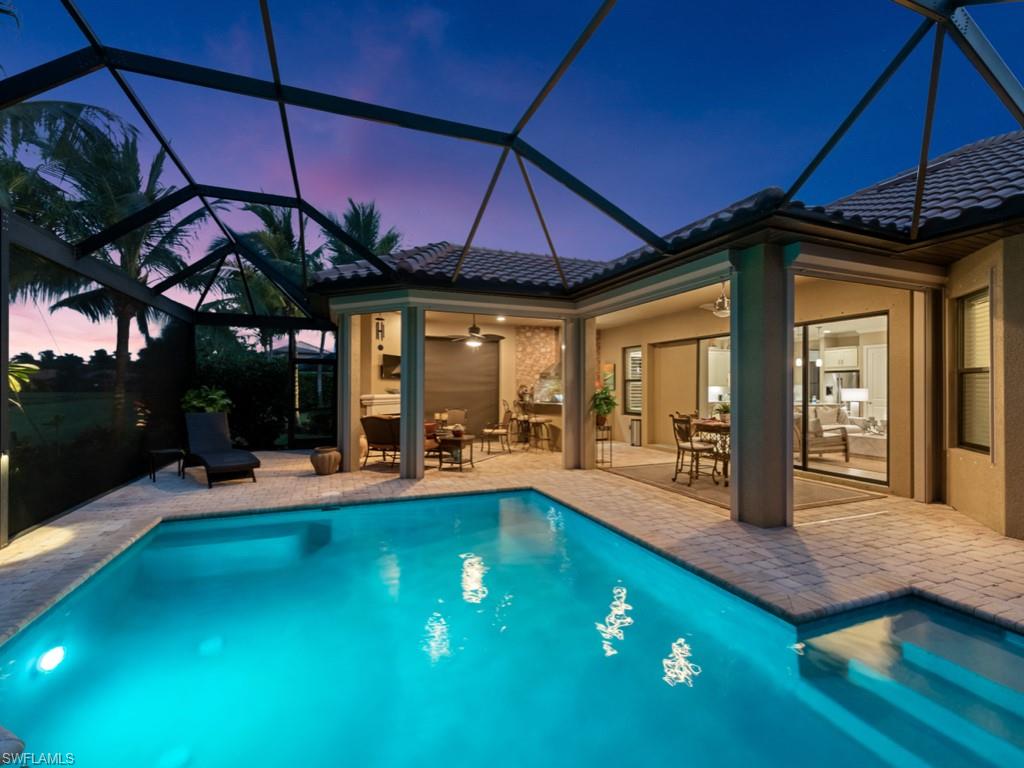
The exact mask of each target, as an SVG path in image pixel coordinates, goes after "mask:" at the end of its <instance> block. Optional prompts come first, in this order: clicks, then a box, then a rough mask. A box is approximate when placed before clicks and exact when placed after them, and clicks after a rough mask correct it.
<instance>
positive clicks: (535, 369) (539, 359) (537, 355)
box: [516, 325, 559, 389]
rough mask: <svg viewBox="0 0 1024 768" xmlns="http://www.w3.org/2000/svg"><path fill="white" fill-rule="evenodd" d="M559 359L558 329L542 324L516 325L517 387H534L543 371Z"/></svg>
mask: <svg viewBox="0 0 1024 768" xmlns="http://www.w3.org/2000/svg"><path fill="white" fill-rule="evenodd" d="M558 359H559V349H558V329H557V328H549V327H547V326H542V325H519V326H516V389H518V388H519V387H520V386H522V385H524V384H525V385H526V386H527V387H532V386H534V385H535V384H536V383H537V378H538V377H539V376H540V374H541V371H543V370H544V369H545V368H548V367H549V366H551V365H554V364H555V363H557V362H558Z"/></svg>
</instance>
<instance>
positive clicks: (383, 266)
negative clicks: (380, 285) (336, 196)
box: [299, 200, 397, 277]
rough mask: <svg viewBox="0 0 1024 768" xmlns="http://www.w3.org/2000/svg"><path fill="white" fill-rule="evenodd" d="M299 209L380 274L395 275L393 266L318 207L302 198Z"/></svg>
mask: <svg viewBox="0 0 1024 768" xmlns="http://www.w3.org/2000/svg"><path fill="white" fill-rule="evenodd" d="M299 210H300V211H302V212H303V213H305V214H306V215H307V216H309V218H311V219H312V220H313V221H315V222H316V223H317V224H319V225H320V227H321V228H322V229H324V230H326V231H327V232H329V233H330V234H332V235H334V236H335V237H336V238H338V239H339V240H341V242H343V243H344V244H345V245H347V246H348V247H349V248H351V249H352V250H353V251H355V252H356V253H358V254H359V255H360V256H361V257H362V258H363V259H364V260H366V261H368V262H369V263H370V264H372V265H373V266H374V267H375V268H376V269H377V271H379V272H380V273H381V274H382V275H385V276H389V275H390V276H392V277H394V276H395V275H397V272H396V271H395V268H394V267H393V266H391V265H390V264H388V263H387V262H386V261H384V260H383V259H382V258H381V257H380V256H378V255H377V254H376V253H374V252H373V251H371V250H370V249H369V248H367V247H366V246H365V245H363V244H362V243H360V242H359V241H358V240H356V239H355V238H354V237H352V235H350V234H349V233H348V232H346V231H345V230H344V229H342V228H341V227H339V226H338V225H337V224H335V223H334V222H333V221H331V220H330V218H329V217H327V216H325V215H324V214H323V213H321V212H320V210H319V209H317V208H314V207H313V206H312V205H310V204H309V203H308V202H306V201H305V200H303V201H302V202H301V203H300V204H299Z"/></svg>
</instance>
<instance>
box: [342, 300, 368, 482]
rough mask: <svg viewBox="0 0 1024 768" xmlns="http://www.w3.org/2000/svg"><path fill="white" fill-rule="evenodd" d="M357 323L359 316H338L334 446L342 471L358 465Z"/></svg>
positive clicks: (358, 391)
mask: <svg viewBox="0 0 1024 768" xmlns="http://www.w3.org/2000/svg"><path fill="white" fill-rule="evenodd" d="M360 325H361V318H360V317H359V315H350V314H342V315H339V316H338V344H337V350H338V449H339V450H340V451H341V471H342V472H356V471H358V470H359V466H360V456H359V435H360V433H361V431H362V429H361V427H360V426H359V395H360V390H359V381H360V378H359V377H360V370H361V367H362V366H361V365H360V354H359V348H360V344H359V331H360Z"/></svg>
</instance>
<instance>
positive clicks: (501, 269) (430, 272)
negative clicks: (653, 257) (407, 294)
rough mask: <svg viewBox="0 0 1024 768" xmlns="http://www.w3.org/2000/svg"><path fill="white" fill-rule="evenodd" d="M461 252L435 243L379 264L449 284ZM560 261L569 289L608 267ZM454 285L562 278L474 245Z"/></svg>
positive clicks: (551, 282) (342, 276)
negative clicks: (386, 264)
mask: <svg viewBox="0 0 1024 768" xmlns="http://www.w3.org/2000/svg"><path fill="white" fill-rule="evenodd" d="M461 253H462V246H461V245H457V244H455V243H448V242H439V243H430V244H428V245H422V246H418V247H416V248H409V249H407V250H403V251H397V252H395V253H392V254H389V255H387V256H384V257H383V259H384V261H385V262H387V263H388V264H390V265H391V266H393V267H394V268H395V269H396V270H397V271H398V272H399V274H403V273H404V274H407V275H415V276H417V277H419V278H425V279H427V280H428V281H433V282H440V281H450V280H451V277H452V273H453V272H454V271H455V265H456V264H457V263H458V260H459V255H460V254H461ZM560 261H561V262H562V269H563V270H564V271H565V277H566V280H567V281H568V283H569V285H570V286H574V285H578V284H580V283H582V282H584V281H586V280H588V279H589V278H591V277H592V276H593V275H595V274H597V273H598V272H600V271H601V270H603V269H604V268H605V267H607V266H608V262H604V261H592V260H587V259H566V258H562V259H560ZM372 275H376V272H375V271H374V269H373V268H372V267H371V266H370V265H369V264H367V263H366V262H363V261H358V262H355V263H353V264H344V265H342V266H339V267H332V268H330V269H327V270H324V271H322V272H319V273H317V275H316V280H317V282H319V283H324V282H340V281H344V280H350V279H352V278H360V277H368V276H372ZM459 282H460V284H461V283H464V282H465V283H486V284H490V285H494V286H495V287H503V288H508V287H510V286H516V285H520V286H523V287H524V288H531V287H532V288H558V289H561V287H562V281H561V278H560V277H559V276H558V272H557V271H556V270H555V264H554V261H553V259H552V258H551V256H550V255H549V254H541V253H522V252H520V251H502V250H497V249H494V248H484V247H478V246H473V247H472V248H470V249H469V252H468V253H467V254H466V258H465V261H464V262H463V264H462V270H461V271H460V274H459Z"/></svg>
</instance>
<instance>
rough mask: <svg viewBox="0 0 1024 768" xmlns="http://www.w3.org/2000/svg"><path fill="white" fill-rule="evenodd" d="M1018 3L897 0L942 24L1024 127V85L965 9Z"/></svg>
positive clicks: (967, 0) (992, 0) (973, 0)
mask: <svg viewBox="0 0 1024 768" xmlns="http://www.w3.org/2000/svg"><path fill="white" fill-rule="evenodd" d="M1014 1H1015V0H894V2H896V3H898V4H899V5H902V6H903V7H905V8H909V9H910V10H912V11H915V12H916V13H920V14H921V15H923V16H925V17H927V18H929V19H931V20H932V21H936V22H939V23H940V24H942V25H943V26H944V27H945V29H946V32H948V33H949V36H950V37H951V38H952V39H953V42H955V43H956V44H957V47H958V48H960V50H961V51H962V52H963V54H964V56H966V57H967V60H968V61H970V62H971V65H972V66H973V67H974V68H975V69H976V70H978V74H980V75H981V76H982V78H983V79H984V80H985V82H986V83H988V86H989V88H991V89H992V91H993V92H994V93H995V94H996V96H998V97H999V100H1000V101H1002V102H1003V105H1004V106H1005V107H1006V108H1007V109H1008V110H1009V111H1010V114H1011V115H1013V118H1014V120H1016V121H1017V122H1018V123H1019V124H1020V125H1021V126H1022V127H1024V86H1022V85H1021V83H1020V80H1018V79H1017V76H1016V75H1014V73H1013V70H1011V69H1010V67H1009V66H1007V64H1006V62H1005V61H1003V57H1002V56H1000V55H999V51H997V50H996V48H995V46H994V45H992V43H991V41H989V39H988V38H987V37H986V36H985V33H984V32H982V30H981V27H980V26H978V22H977V21H975V20H974V17H973V16H971V14H970V13H968V11H967V8H965V7H964V6H969V5H994V4H996V3H1003V2H1014Z"/></svg>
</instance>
